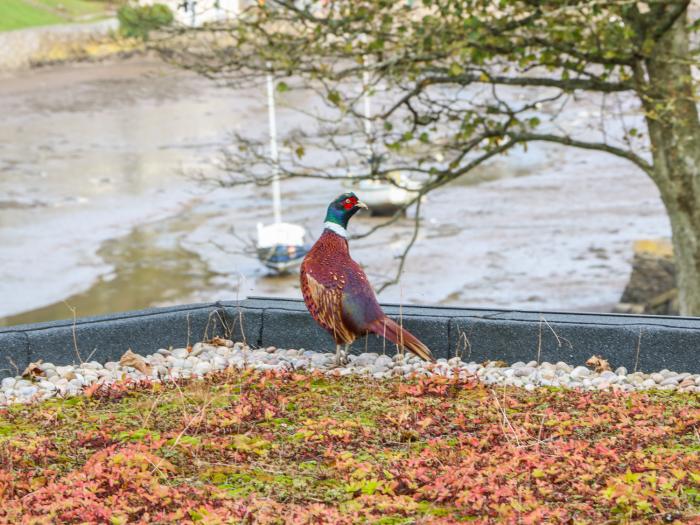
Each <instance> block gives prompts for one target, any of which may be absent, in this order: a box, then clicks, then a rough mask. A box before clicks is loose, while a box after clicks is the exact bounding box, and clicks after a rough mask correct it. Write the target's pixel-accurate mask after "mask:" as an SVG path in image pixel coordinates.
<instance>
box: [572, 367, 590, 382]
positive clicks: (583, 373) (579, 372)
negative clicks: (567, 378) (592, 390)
mask: <svg viewBox="0 0 700 525" xmlns="http://www.w3.org/2000/svg"><path fill="white" fill-rule="evenodd" d="M590 375H591V371H590V370H589V369H588V368H586V367H585V366H577V367H576V368H574V369H573V370H572V371H571V377H573V378H578V379H581V378H584V377H588V376H590Z"/></svg>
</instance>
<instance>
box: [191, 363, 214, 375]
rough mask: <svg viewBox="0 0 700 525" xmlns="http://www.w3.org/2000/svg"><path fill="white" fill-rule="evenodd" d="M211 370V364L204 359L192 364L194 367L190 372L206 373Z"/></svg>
mask: <svg viewBox="0 0 700 525" xmlns="http://www.w3.org/2000/svg"><path fill="white" fill-rule="evenodd" d="M210 371H211V365H210V364H209V363H207V362H206V361H202V362H200V363H197V364H196V365H194V368H193V369H192V372H194V373H195V374H197V375H204V374H207V373H209V372H210Z"/></svg>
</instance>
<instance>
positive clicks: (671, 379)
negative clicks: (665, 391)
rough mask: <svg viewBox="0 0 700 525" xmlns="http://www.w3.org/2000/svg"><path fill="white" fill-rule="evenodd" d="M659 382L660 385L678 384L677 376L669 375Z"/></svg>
mask: <svg viewBox="0 0 700 525" xmlns="http://www.w3.org/2000/svg"><path fill="white" fill-rule="evenodd" d="M659 384H660V385H661V386H669V385H673V386H675V385H677V384H678V378H677V377H671V376H669V377H667V378H666V379H664V380H663V381H661V383H659Z"/></svg>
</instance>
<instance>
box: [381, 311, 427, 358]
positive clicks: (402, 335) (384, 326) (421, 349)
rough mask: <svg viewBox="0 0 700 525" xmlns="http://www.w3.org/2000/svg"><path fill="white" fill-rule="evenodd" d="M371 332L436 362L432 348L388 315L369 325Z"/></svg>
mask: <svg viewBox="0 0 700 525" xmlns="http://www.w3.org/2000/svg"><path fill="white" fill-rule="evenodd" d="M369 329H370V331H371V332H373V333H375V334H377V335H381V336H382V337H385V338H387V339H388V340H389V341H391V342H392V343H396V344H397V345H399V346H403V347H404V348H406V349H408V350H409V351H410V352H413V353H414V354H416V355H417V356H418V357H420V358H421V359H424V360H426V361H431V362H435V358H434V357H433V354H432V353H431V352H430V349H429V348H428V347H427V346H425V345H424V344H423V343H421V342H420V340H418V338H416V337H415V336H414V335H413V334H411V332H409V331H408V330H405V329H403V328H402V327H401V326H399V325H398V324H396V323H395V322H394V321H392V320H391V319H389V318H388V317H384V318H382V319H378V320H376V321H374V322H373V323H371V324H370V325H369Z"/></svg>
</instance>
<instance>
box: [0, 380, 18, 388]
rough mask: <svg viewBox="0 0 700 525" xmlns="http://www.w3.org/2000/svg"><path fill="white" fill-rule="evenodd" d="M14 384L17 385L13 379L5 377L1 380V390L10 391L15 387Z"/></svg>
mask: <svg viewBox="0 0 700 525" xmlns="http://www.w3.org/2000/svg"><path fill="white" fill-rule="evenodd" d="M15 383H17V380H16V379H15V378H14V377H6V378H5V379H3V380H2V389H3V390H7V391H9V390H12V389H13V388H14V387H15Z"/></svg>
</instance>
